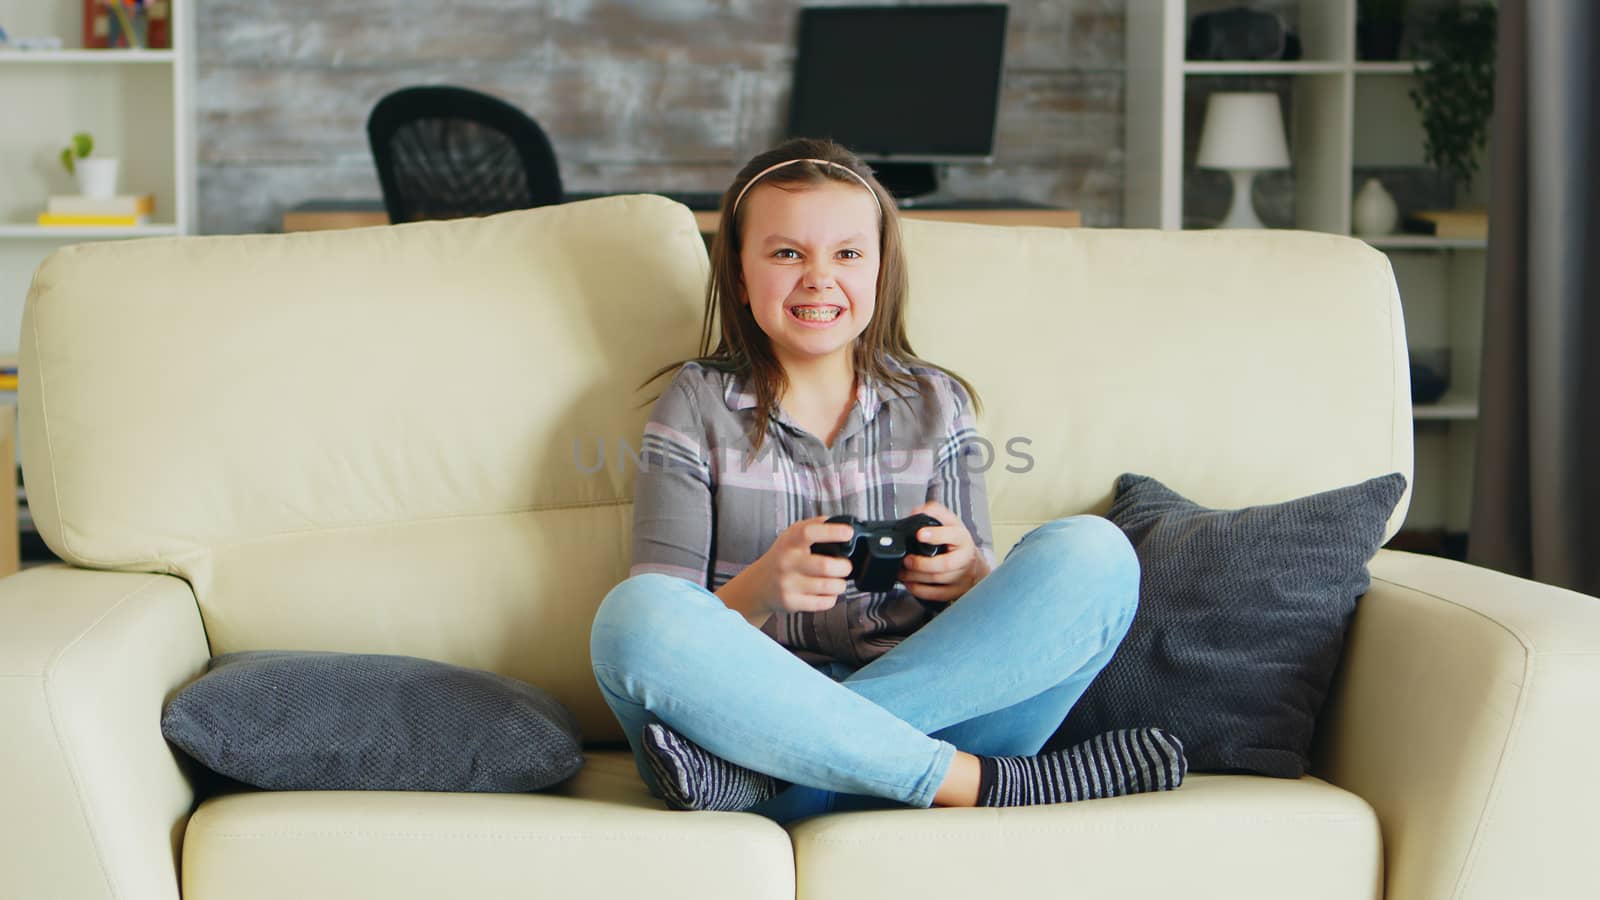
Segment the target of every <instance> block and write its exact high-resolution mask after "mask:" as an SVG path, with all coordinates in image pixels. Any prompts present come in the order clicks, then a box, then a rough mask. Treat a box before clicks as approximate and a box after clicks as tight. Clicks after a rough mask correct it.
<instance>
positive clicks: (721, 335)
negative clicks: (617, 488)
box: [639, 138, 982, 450]
mask: <svg viewBox="0 0 1600 900" xmlns="http://www.w3.org/2000/svg"><path fill="white" fill-rule="evenodd" d="M791 160H822V161H823V163H824V164H822V165H818V164H817V163H814V162H795V163H794V164H793V165H787V166H783V167H782V168H780V169H776V170H774V171H772V172H769V173H767V174H766V175H764V176H763V177H762V179H761V183H762V184H771V185H774V186H778V187H781V188H783V189H784V190H807V189H809V188H814V187H818V186H820V185H823V184H827V183H829V182H837V183H839V184H847V185H850V186H852V187H860V186H861V184H862V183H863V182H864V183H866V185H867V186H868V187H869V188H870V189H871V190H872V192H873V193H874V194H876V195H877V199H878V206H879V208H880V209H881V210H882V215H881V216H880V218H879V222H878V245H879V256H878V259H879V265H878V286H877V290H878V298H877V308H876V311H875V312H874V313H873V316H872V320H871V321H870V322H868V323H867V329H866V331H864V332H862V333H861V336H860V337H859V338H857V339H856V346H855V351H854V353H853V355H852V362H853V364H854V368H855V372H856V373H857V375H858V376H860V375H870V376H872V377H873V378H874V379H876V380H877V381H878V382H880V383H884V384H889V385H892V386H894V387H895V388H898V389H903V390H904V391H906V392H909V393H912V394H916V393H921V392H923V391H925V390H927V386H926V385H923V384H922V383H921V379H920V378H918V377H915V376H911V375H906V374H904V373H901V372H897V371H895V370H893V369H890V368H889V367H888V366H887V365H886V364H885V361H886V359H888V358H891V357H892V358H894V359H896V360H898V361H899V362H900V363H901V364H903V365H908V366H909V365H921V366H928V367H931V368H935V369H938V370H939V371H942V372H944V373H945V374H946V375H949V376H950V377H951V378H953V379H955V380H956V381H957V382H959V383H960V384H961V386H962V387H963V388H965V389H966V391H967V394H968V395H969V396H970V397H972V402H973V405H974V407H975V408H976V409H978V410H981V409H982V405H981V402H980V401H979V399H978V392H977V391H976V390H975V389H974V388H973V387H972V385H971V384H969V383H968V382H967V380H966V379H965V378H962V377H961V376H960V375H957V374H956V373H954V372H952V371H950V370H949V369H946V368H945V367H943V366H940V365H936V364H934V363H930V362H928V361H926V360H923V359H921V358H919V357H918V356H917V354H916V352H915V351H914V350H912V349H911V342H910V341H909V340H907V339H906V328H905V308H906V300H907V297H908V296H909V294H910V286H909V279H908V278H907V275H906V264H905V250H904V247H903V245H902V243H901V238H900V216H899V213H897V212H896V211H895V205H894V198H893V197H892V196H890V194H889V192H888V191H887V190H885V189H884V187H883V185H881V184H879V183H878V179H877V178H875V177H873V175H872V170H871V169H869V168H868V167H867V165H866V164H865V163H863V162H862V161H861V159H860V158H859V157H857V156H856V155H855V154H854V153H851V152H850V151H849V150H846V149H845V148H844V147H842V146H840V145H839V144H837V143H835V142H833V141H830V140H820V139H816V138H793V139H791V140H789V141H786V142H784V143H783V144H780V145H779V146H777V147H774V148H773V149H771V150H768V151H767V152H765V153H762V154H760V155H758V156H756V157H755V158H754V159H752V160H750V162H748V163H746V164H745V167H744V168H743V169H741V170H740V171H739V174H738V176H737V177H736V178H734V180H733V184H731V185H729V186H728V189H727V191H726V192H724V193H723V195H722V214H721V220H720V222H719V223H718V226H717V234H716V237H715V238H713V239H712V242H711V279H710V281H709V282H708V283H707V285H706V311H705V319H704V320H703V322H702V324H701V328H700V355H699V356H697V357H695V358H693V359H689V360H681V361H679V362H675V363H672V364H671V365H668V366H664V367H663V368H661V369H660V370H658V371H657V372H656V373H655V374H653V375H651V376H650V377H649V378H646V379H645V380H644V382H643V383H641V384H640V385H639V387H640V388H643V387H644V386H645V385H648V384H649V383H650V382H652V381H655V380H656V379H658V378H660V377H661V376H663V375H667V374H669V373H673V372H676V371H677V370H678V369H680V368H682V367H683V366H684V365H685V364H686V363H689V362H696V363H699V364H701V365H704V366H708V367H711V368H715V369H720V370H722V371H724V372H730V373H733V374H735V375H737V376H740V377H744V378H746V380H747V381H748V382H749V384H750V386H751V388H752V390H753V391H754V392H755V397H756V418H755V423H754V433H753V434H752V435H751V436H750V440H751V444H752V447H753V448H754V449H756V450H760V449H761V444H762V441H763V439H764V438H765V436H766V432H767V427H768V423H769V422H771V420H772V416H773V412H774V410H775V408H776V407H777V405H778V398H779V397H780V396H782V394H783V392H784V390H785V389H786V388H787V387H788V386H789V381H788V377H787V376H786V375H785V374H784V371H783V366H782V365H781V364H779V362H778V359H777V356H776V355H775V354H774V353H773V350H772V342H771V340H770V339H769V338H768V337H767V335H766V333H765V332H763V331H762V330H761V326H760V325H758V324H757V323H756V319H755V316H754V315H752V314H751V312H750V307H749V306H748V305H746V304H744V303H741V302H740V300H741V297H740V290H741V288H740V285H741V283H742V280H741V277H740V276H741V275H742V270H741V269H740V267H739V251H740V249H741V238H742V235H741V233H740V225H741V222H742V211H743V206H744V204H743V203H741V204H739V207H738V208H735V207H734V201H735V199H737V198H738V197H739V196H740V194H741V193H742V192H744V190H745V187H746V185H748V184H750V182H751V180H752V179H754V178H755V177H756V176H757V175H760V174H761V173H762V172H765V171H766V170H767V169H768V168H769V167H771V166H775V165H778V164H780V163H784V162H789V161H791ZM828 163H832V164H833V165H828ZM835 166H843V167H844V168H847V169H849V170H850V171H851V172H854V173H855V174H856V175H859V176H860V177H861V180H860V181H857V180H856V179H855V178H853V177H851V176H850V174H849V173H847V172H841V171H839V169H837V168H835ZM713 335H716V336H717V338H718V340H717V343H716V345H715V346H714V347H713V346H712V336H713ZM647 402H649V401H647Z"/></svg>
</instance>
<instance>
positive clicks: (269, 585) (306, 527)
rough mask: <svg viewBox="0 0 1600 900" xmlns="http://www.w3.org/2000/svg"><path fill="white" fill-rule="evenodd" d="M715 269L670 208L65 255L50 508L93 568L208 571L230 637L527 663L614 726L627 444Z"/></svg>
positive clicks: (30, 365) (524, 666)
mask: <svg viewBox="0 0 1600 900" xmlns="http://www.w3.org/2000/svg"><path fill="white" fill-rule="evenodd" d="M707 271H708V266H707V260H706V252H705V246H704V243H703V241H702V239H701V237H700V235H699V233H698V230H697V229H696V226H695V223H694V218H693V216H692V214H691V213H690V212H689V211H688V210H687V209H685V208H684V207H682V206H680V205H678V204H675V203H671V202H669V201H667V200H665V199H662V198H658V197H628V198H612V199H605V200H596V201H590V202H585V203H574V204H567V205H561V206H552V207H542V208H539V209H535V210H528V211H522V212H514V213H507V214H503V215H499V216H494V217H491V218H486V219H477V220H474V219H467V220H459V221H452V222H426V223H419V224H411V225H403V226H398V227H383V228H372V229H361V230H354V231H338V232H318V233H297V234H287V235H244V236H218V237H201V238H183V239H161V240H152V241H139V242H126V243H120V242H119V243H100V244H93V245H84V246H79V247H72V248H68V249H64V250H62V251H60V252H58V253H56V254H54V255H53V256H51V257H50V258H49V259H48V260H47V261H46V262H45V263H44V264H43V266H42V267H41V268H40V270H39V271H38V273H37V275H36V277H35V280H34V284H33V288H32V291H31V293H30V297H29V300H28V304H27V307H26V313H25V320H26V321H25V322H24V326H23V334H24V337H23V347H22V359H21V369H22V371H23V372H25V373H26V374H25V375H24V376H23V378H24V381H25V383H24V384H23V385H22V387H21V395H22V396H21V406H22V410H21V414H22V424H21V427H20V431H21V433H22V434H23V435H25V437H24V438H23V441H24V458H25V472H26V483H27V487H28V493H29V499H30V502H31V506H32V508H33V512H34V516H35V519H36V521H37V522H38V525H39V529H40V532H41V534H42V535H43V536H44V537H45V538H46V539H47V540H48V541H49V543H50V545H51V547H52V548H53V549H54V550H55V551H56V552H57V553H59V554H60V555H61V556H63V557H64V558H65V559H67V560H68V561H70V562H74V563H77V564H80V565H87V566H95V567H101V568H112V569H130V570H145V571H151V570H153V571H166V572H173V573H176V574H179V575H181V576H182V577H184V578H186V579H188V580H189V581H190V582H191V583H192V584H193V586H194V589H195V593H196V596H197V598H198V601H199V604H200V608H201V612H202V615H203V617H204V621H205V625H206V633H207V636H208V638H209V639H210V642H211V650H212V653H213V654H222V653H228V652H232V651H239V650H279V649H292V650H338V651H346V652H358V653H396V654H406V655H412V656H419V657H424V658H427V659H435V660H439V661H442V662H448V663H453V664H457V665H462V666H467V667H470V668H475V669H484V670H488V671H493V672H499V673H502V674H507V675H511V676H514V677H518V678H521V679H523V680H525V681H528V682H530V683H532V684H535V685H537V686H539V687H541V688H543V689H545V690H547V691H549V692H550V693H551V694H552V695H554V696H555V697H556V698H557V699H559V700H560V701H561V702H562V703H563V704H565V705H566V706H568V707H569V708H571V709H572V710H573V711H574V712H575V713H577V715H578V719H579V725H580V728H581V730H582V732H583V734H584V735H585V737H593V736H595V735H603V734H604V733H605V732H606V731H607V730H611V729H614V727H615V726H614V725H613V724H612V722H611V716H610V713H609V711H607V710H606V709H605V707H604V705H603V704H602V702H601V700H600V696H599V693H598V691H597V689H596V687H595V684H594V678H593V675H592V674H591V673H590V671H589V666H588V631H589V623H590V621H591V620H592V618H593V615H594V610H595V609H596V608H597V607H598V605H599V603H600V600H601V598H602V597H604V595H605V592H606V591H607V590H608V589H609V588H610V587H611V586H612V585H614V584H615V583H616V581H617V580H619V578H620V577H621V576H622V575H625V574H626V572H627V568H628V552H629V549H628V548H629V523H630V520H631V505H630V501H629V496H630V491H631V485H632V476H631V472H630V471H628V470H627V468H626V466H624V465H622V464H620V462H619V460H618V459H617V457H618V455H619V454H618V452H617V450H618V447H617V442H619V441H623V440H626V441H629V442H631V443H632V444H633V446H635V447H636V446H637V445H638V438H639V434H640V432H641V430H642V428H643V425H644V421H645V417H646V416H647V415H648V412H649V409H648V406H647V405H645V406H641V403H642V401H643V400H645V399H647V398H648V397H649V396H650V393H649V392H646V393H642V394H641V393H639V392H637V391H636V390H635V388H636V387H637V386H638V384H639V382H640V381H641V380H643V379H644V377H645V376H646V375H648V374H649V373H650V372H651V371H653V370H655V369H656V368H658V367H660V366H661V365H664V364H666V363H668V362H671V361H673V360H675V359H677V358H679V357H681V356H682V355H685V354H688V353H691V352H693V350H694V347H695V345H696V343H697V342H698V338H699V326H700V316H701V310H702V308H703V303H704V298H703V293H702V292H703V289H704V283H705V278H706V273H707ZM657 390H659V386H657ZM601 441H604V446H605V453H606V460H605V462H606V465H605V466H604V467H603V468H601V469H599V470H597V471H595V472H593V473H585V472H582V471H579V464H578V463H576V462H575V461H574V443H575V442H577V443H578V444H579V450H580V451H581V455H582V468H584V469H587V468H592V467H593V466H594V464H595V460H596V456H597V454H598V452H599V449H598V448H599V446H600V442H601Z"/></svg>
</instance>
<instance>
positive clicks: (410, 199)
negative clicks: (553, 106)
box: [367, 86, 561, 222]
mask: <svg viewBox="0 0 1600 900" xmlns="http://www.w3.org/2000/svg"><path fill="white" fill-rule="evenodd" d="M367 140H368V141H369V142H370V143H371V145H372V157H373V160H374V161H375V162H376V163H377V164H378V181H379V183H380V184H382V185H383V205H384V206H385V207H386V208H387V209H388V211H389V221H390V222H414V221H417V220H419V219H455V218H461V217H464V216H486V215H490V214H492V213H498V212H505V211H507V210H512V209H528V208H530V207H534V206H544V205H547V204H551V203H560V202H561V173H560V172H559V171H558V170H557V169H556V155H555V151H554V150H552V149H551V148H550V139H549V138H547V137H545V134H544V129H542V128H540V127H539V124H538V123H537V122H535V121H533V119H531V118H529V117H528V115H527V114H526V113H524V112H523V111H522V110H520V109H517V108H516V107H515V106H512V105H511V104H509V103H507V102H505V101H504V100H500V99H498V98H495V97H491V96H489V95H488V94H483V93H479V92H478V91H473V90H468V89H466V88H459V87H446V86H437V87H411V88H404V89H402V90H398V91H395V92H394V93H392V94H389V95H388V96H386V97H384V98H383V99H382V100H380V101H378V105H377V106H375V107H373V109H372V115H371V116H369V117H368V118H367Z"/></svg>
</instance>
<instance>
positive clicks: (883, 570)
mask: <svg viewBox="0 0 1600 900" xmlns="http://www.w3.org/2000/svg"><path fill="white" fill-rule="evenodd" d="M828 524H829V525H849V526H851V527H852V528H854V529H855V534H854V535H853V536H852V537H851V538H850V540H848V541H838V542H834V541H824V542H822V543H818V544H812V545H811V552H812V553H818V554H821V555H823V556H838V557H842V558H845V559H848V560H850V562H851V564H852V568H851V570H850V578H851V580H853V581H854V582H855V583H856V587H857V588H858V589H859V590H863V591H869V592H877V591H887V590H889V589H890V588H892V587H894V583H895V581H896V580H897V579H898V578H899V575H900V561H901V560H903V559H905V557H906V554H907V553H915V554H917V555H918V556H938V555H939V554H940V553H943V552H944V549H945V548H944V545H943V544H926V543H923V542H922V541H919V540H917V531H919V530H920V529H923V528H929V527H934V528H937V527H938V526H940V525H942V524H944V523H942V522H940V521H939V520H938V519H935V518H934V517H933V516H930V515H928V514H927V513H918V514H917V515H914V516H907V517H906V518H904V519H899V520H894V519H883V520H878V521H866V520H863V519H858V518H856V517H855V516H849V515H843V516H834V517H833V518H831V519H829V520H828Z"/></svg>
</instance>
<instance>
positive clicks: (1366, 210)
mask: <svg viewBox="0 0 1600 900" xmlns="http://www.w3.org/2000/svg"><path fill="white" fill-rule="evenodd" d="M1350 214H1351V215H1350V224H1351V226H1352V227H1354V228H1355V232H1356V234H1362V235H1368V236H1372V237H1377V236H1380V235H1385V234H1392V233H1394V229H1395V226H1396V225H1398V224H1400V207H1398V206H1396V205H1395V202H1394V197H1393V196H1391V195H1390V194H1389V192H1388V191H1386V190H1384V187H1383V183H1382V182H1380V181H1379V180H1378V179H1376V178H1368V179H1367V181H1366V183H1365V184H1363V185H1362V186H1361V190H1359V191H1357V192H1356V202H1355V206H1354V207H1352V208H1351V210H1350Z"/></svg>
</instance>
